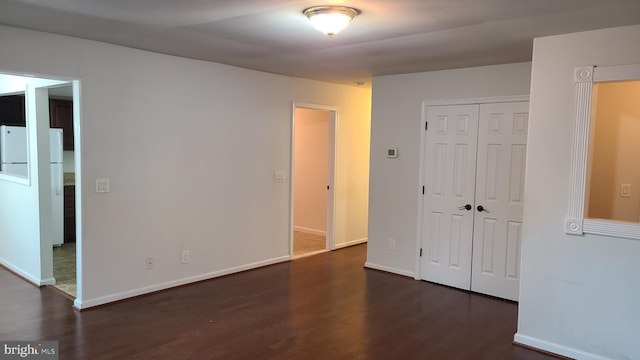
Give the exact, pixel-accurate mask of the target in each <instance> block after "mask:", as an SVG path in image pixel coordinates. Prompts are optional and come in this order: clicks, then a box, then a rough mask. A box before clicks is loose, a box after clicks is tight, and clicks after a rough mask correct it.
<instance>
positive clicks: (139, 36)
mask: <svg viewBox="0 0 640 360" xmlns="http://www.w3.org/2000/svg"><path fill="white" fill-rule="evenodd" d="M326 4H339V5H348V6H352V7H356V8H358V9H360V10H362V14H361V15H360V16H358V17H356V18H355V19H354V20H353V22H352V23H351V25H350V26H349V27H348V28H347V29H345V30H343V31H342V32H341V33H339V34H337V35H336V36H334V37H333V38H332V39H329V38H328V37H326V36H325V35H323V34H322V33H320V32H318V31H316V30H315V29H313V28H312V27H311V24H310V23H309V21H308V20H307V18H306V17H305V16H304V15H302V10H304V9H305V8H307V7H309V6H314V5H326ZM638 23H640V1H639V0H352V1H339V0H334V1H331V0H327V1H325V0H322V1H310V0H298V1H293V0H45V1H43V0H0V24H4V25H11V26H17V27H22V28H27V29H34V30H41V31H47V32H52V33H57V34H63V35H70V36H75V37H80V38H86V39H92V40H98V41H104V42H108V43H113V44H119V45H124V46H129V47H133V48H138V49H145V50H151V51H156V52H160V53H165V54H173V55H178V56H183V57H188V58H193V59H201V60H208V61H213V62H217V63H224V64H230V65H236V66H240V67H244V68H249V69H255V70H261V71H266V72H272V73H277V74H284V75H291V76H298V77H304V78H310V79H316V80H322V81H329V82H337V83H344V84H350V85H354V84H355V83H356V82H357V81H365V82H366V83H367V84H369V82H370V77H371V76H375V75H388V74H400V73H411V72H421V71H431V70H441V69H451V68H460V67H471V66H481V65H490V64H503V63H511V62H521V61H530V60H531V53H532V45H533V38H534V37H539V36H547V35H555V34H561V33H569V32H576V31H584V30H591V29H599V28H605V27H613V26H623V25H632V24H638Z"/></svg>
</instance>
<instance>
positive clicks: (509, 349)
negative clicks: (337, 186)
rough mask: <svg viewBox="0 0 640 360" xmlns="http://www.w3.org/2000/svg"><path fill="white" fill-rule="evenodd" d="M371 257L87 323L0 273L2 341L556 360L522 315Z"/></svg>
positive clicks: (141, 302) (124, 307) (134, 305)
mask: <svg viewBox="0 0 640 360" xmlns="http://www.w3.org/2000/svg"><path fill="white" fill-rule="evenodd" d="M365 256H366V245H359V246H354V247H351V248H346V249H342V250H338V251H334V252H328V253H322V254H319V255H315V256H311V257H306V258H302V259H299V260H295V261H292V262H288V263H282V264H277V265H273V266H269V267H265V268H262V269H258V270H253V271H246V272H243V273H239V274H235V275H230V276H226V277H222V278H218V279H214V280H210V281H205V282H201V283H197V284H193V285H189V286H184V287H179V288H176V289H172V290H169V291H164V292H159V293H155V294H152V295H148V296H142V297H138V298H134V299H130V300H127V301H123V302H119V303H115V304H111V305H107V306H103V307H98V308H95V309H90V310H86V311H83V312H77V311H74V310H73V309H72V303H71V301H70V300H68V299H67V298H65V297H63V296H62V295H61V294H59V293H58V292H57V291H55V290H53V289H51V288H41V289H38V288H36V287H33V286H32V285H29V284H27V283H26V282H25V281H24V280H22V279H20V278H18V277H17V276H15V275H13V274H11V273H9V272H8V271H6V270H5V269H0V289H2V292H1V295H0V339H2V340H58V341H59V342H60V353H61V356H60V358H61V359H323V360H324V359H350V360H351V359H461V360H462V359H474V360H476V359H491V360H496V359H527V360H533V359H552V357H550V356H548V355H544V354H541V353H537V352H535V351H532V350H529V349H525V348H521V347H517V346H514V345H512V339H513V334H514V333H515V331H516V321H517V304H515V303H512V302H508V301H502V300H497V299H494V298H489V297H485V296H482V295H477V294H471V293H468V292H464V291H459V290H455V289H451V288H448V287H444V286H439V285H434V284H431V283H427V282H420V281H415V280H413V279H410V278H406V277H401V276H397V275H392V274H388V273H384V272H380V271H375V270H369V269H364V268H363V264H364V261H365Z"/></svg>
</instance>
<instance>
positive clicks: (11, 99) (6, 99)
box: [0, 95, 27, 126]
mask: <svg viewBox="0 0 640 360" xmlns="http://www.w3.org/2000/svg"><path fill="white" fill-rule="evenodd" d="M24 108H25V105H24V95H7V96H0V125H10V126H25V125H26V124H27V122H26V120H25V119H26V118H25V115H24V114H25V112H24Z"/></svg>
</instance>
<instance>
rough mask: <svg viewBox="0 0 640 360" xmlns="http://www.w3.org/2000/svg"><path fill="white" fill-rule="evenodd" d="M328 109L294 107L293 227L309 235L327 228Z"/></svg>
mask: <svg viewBox="0 0 640 360" xmlns="http://www.w3.org/2000/svg"><path fill="white" fill-rule="evenodd" d="M330 120H331V119H330V112H329V111H327V110H317V109H304V108H296V109H295V141H294V143H295V150H294V154H295V156H294V160H295V166H294V183H293V184H294V191H293V209H294V214H293V228H294V229H296V230H299V231H303V232H308V233H312V234H319V235H325V234H326V231H327V184H329V121H330Z"/></svg>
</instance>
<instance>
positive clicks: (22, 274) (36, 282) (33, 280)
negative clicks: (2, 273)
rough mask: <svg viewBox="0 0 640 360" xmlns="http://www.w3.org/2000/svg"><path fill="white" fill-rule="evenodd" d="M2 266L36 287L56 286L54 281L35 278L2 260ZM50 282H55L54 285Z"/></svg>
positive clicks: (0, 263) (0, 259)
mask: <svg viewBox="0 0 640 360" xmlns="http://www.w3.org/2000/svg"><path fill="white" fill-rule="evenodd" d="M0 265H2V266H4V267H5V268H7V269H9V270H10V271H12V272H14V273H16V274H17V275H18V276H20V277H21V278H23V279H25V280H26V281H28V282H30V283H31V284H33V285H35V286H44V285H53V284H55V281H54V280H53V279H45V280H44V281H43V280H42V279H41V278H39V277H35V276H33V275H31V274H29V273H28V272H26V271H24V270H22V269H21V268H19V267H17V266H15V265H13V264H12V263H10V262H9V261H7V260H5V259H3V258H0ZM48 281H53V284H48V283H46V282H48Z"/></svg>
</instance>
